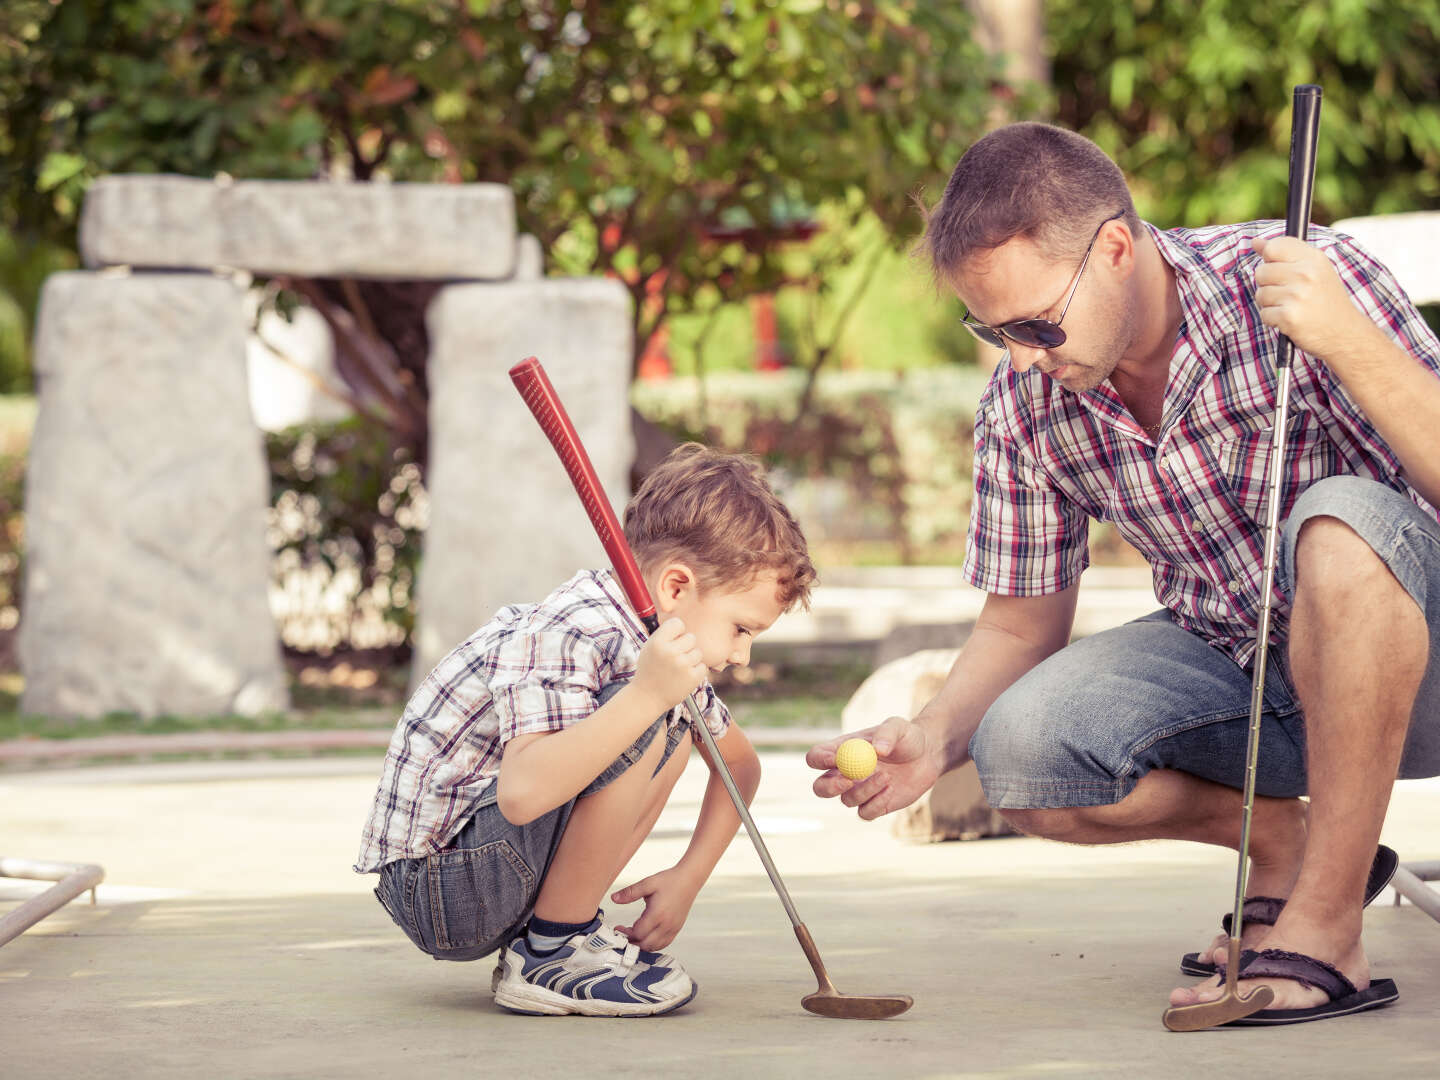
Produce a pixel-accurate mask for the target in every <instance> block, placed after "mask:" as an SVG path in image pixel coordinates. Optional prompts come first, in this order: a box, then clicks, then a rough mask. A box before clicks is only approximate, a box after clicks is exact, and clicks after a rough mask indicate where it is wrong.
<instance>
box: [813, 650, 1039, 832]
mask: <svg viewBox="0 0 1440 1080" xmlns="http://www.w3.org/2000/svg"><path fill="white" fill-rule="evenodd" d="M959 652H960V650H959V649H923V650H921V651H920V652H916V653H912V654H911V655H909V656H906V657H902V658H900V659H898V660H892V661H891V662H890V663H888V664H884V665H883V666H881V667H879V668H877V669H876V670H875V671H874V672H873V673H871V675H870V677H869V678H867V679H866V680H865V681H864V682H863V683H861V684H860V685H859V687H857V688H856V690H855V693H854V694H853V695H852V696H851V698H850V700H849V702H847V703H846V705H845V708H844V710H843V711H842V712H841V719H840V723H841V727H843V728H844V729H845V730H846V731H856V730H859V729H860V728H867V727H873V726H874V725H876V724H880V723H883V722H884V721H885V720H887V719H888V718H889V717H891V716H914V715H915V714H916V713H918V712H919V711H920V710H921V709H922V708H924V707H925V705H926V704H927V703H928V702H929V701H930V699H931V698H933V697H934V696H935V695H936V694H937V693H939V692H940V688H941V687H942V686H943V685H944V684H945V676H946V675H948V674H949V673H950V669H951V667H953V666H954V664H955V657H956V656H958V655H959ZM890 830H891V832H892V833H893V834H894V835H895V836H897V837H899V838H901V839H903V840H916V841H921V842H933V841H938V840H975V839H978V838H980V837H982V836H1010V835H1013V834H1014V832H1015V830H1014V829H1012V828H1011V827H1010V826H1009V825H1008V824H1007V823H1006V821H1005V819H1004V818H1002V817H1001V816H1000V814H999V813H998V812H997V811H995V810H993V809H991V807H990V805H989V804H988V803H987V802H986V801H985V793H984V792H983V791H982V790H981V788H980V777H979V775H978V774H977V773H976V771H975V766H974V764H973V763H971V762H967V763H966V764H964V765H962V766H961V767H960V768H958V769H952V770H951V771H950V772H948V773H946V774H945V775H944V776H942V777H940V779H939V780H938V781H936V783H935V786H934V787H932V788H931V789H930V790H929V791H928V792H926V793H925V794H924V795H923V796H921V797H920V798H919V799H917V800H916V801H915V802H913V803H911V804H910V805H909V806H907V807H906V808H905V809H903V810H900V811H897V812H896V813H895V815H894V816H893V818H892V824H891V827H890Z"/></svg>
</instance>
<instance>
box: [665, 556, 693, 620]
mask: <svg viewBox="0 0 1440 1080" xmlns="http://www.w3.org/2000/svg"><path fill="white" fill-rule="evenodd" d="M656 584H657V586H658V590H657V594H656V596H655V603H656V604H658V605H659V606H660V609H661V610H662V611H667V612H668V611H670V610H671V609H672V608H674V606H675V605H676V604H677V603H678V602H679V601H680V598H681V597H682V596H685V595H686V594H687V593H690V592H695V591H698V590H699V584H698V582H697V581H696V578H695V572H694V571H693V570H691V569H690V568H689V567H688V566H686V565H685V564H684V563H678V562H676V563H667V564H666V565H665V567H664V568H663V569H662V570H661V571H660V577H659V578H658V580H657V581H656Z"/></svg>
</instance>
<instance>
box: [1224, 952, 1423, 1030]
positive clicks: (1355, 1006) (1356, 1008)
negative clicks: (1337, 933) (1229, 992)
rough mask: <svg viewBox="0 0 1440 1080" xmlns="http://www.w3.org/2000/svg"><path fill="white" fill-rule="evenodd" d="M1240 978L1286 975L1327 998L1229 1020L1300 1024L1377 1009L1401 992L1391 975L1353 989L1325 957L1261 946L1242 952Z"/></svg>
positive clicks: (1265, 1010) (1260, 1023) (1246, 1022)
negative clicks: (1295, 1007)
mask: <svg viewBox="0 0 1440 1080" xmlns="http://www.w3.org/2000/svg"><path fill="white" fill-rule="evenodd" d="M1240 978H1242V979H1289V980H1290V981H1291V982H1297V983H1299V984H1300V985H1301V986H1313V987H1314V988H1315V989H1316V990H1323V991H1324V992H1325V994H1326V995H1327V996H1328V997H1329V998H1330V1000H1329V1001H1325V1002H1322V1003H1321V1004H1319V1005H1311V1006H1310V1007H1309V1008H1305V1009H1262V1010H1260V1012H1257V1013H1251V1014H1250V1015H1249V1016H1242V1017H1240V1019H1238V1020H1231V1021H1230V1023H1231V1024H1233V1025H1251V1026H1261V1025H1275V1024H1303V1023H1305V1021H1307V1020H1328V1019H1330V1017H1332V1016H1348V1015H1349V1014H1350V1013H1357V1012H1364V1011H1365V1010H1366V1009H1378V1008H1379V1007H1380V1006H1382V1005H1389V1004H1390V1003H1391V1002H1393V1001H1395V1000H1396V999H1397V998H1399V996H1400V991H1399V990H1397V989H1395V982H1394V980H1393V979H1372V980H1370V985H1369V986H1368V987H1366V988H1365V989H1364V990H1356V989H1355V984H1354V983H1352V982H1351V981H1350V980H1349V979H1347V978H1346V977H1345V976H1344V975H1342V974H1341V973H1340V972H1339V970H1337V969H1336V968H1334V967H1332V966H1331V965H1329V964H1327V963H1326V962H1325V961H1324V960H1317V959H1315V957H1313V956H1306V955H1305V954H1304V953H1293V952H1286V951H1285V950H1283V949H1261V950H1259V951H1258V952H1255V951H1251V950H1248V949H1247V950H1246V951H1245V952H1242V953H1241V954H1240Z"/></svg>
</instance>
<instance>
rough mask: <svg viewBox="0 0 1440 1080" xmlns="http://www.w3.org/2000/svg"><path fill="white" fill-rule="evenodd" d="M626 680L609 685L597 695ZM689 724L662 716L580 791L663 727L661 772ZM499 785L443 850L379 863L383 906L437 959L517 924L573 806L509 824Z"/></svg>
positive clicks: (492, 942)
mask: <svg viewBox="0 0 1440 1080" xmlns="http://www.w3.org/2000/svg"><path fill="white" fill-rule="evenodd" d="M623 685H624V683H614V684H612V685H610V686H607V687H606V688H605V689H604V691H603V692H602V693H601V695H600V703H601V704H604V703H605V702H606V701H607V700H609V698H610V697H611V696H613V695H614V694H615V692H616V691H618V690H619V689H620V688H621V687H622V686H623ZM688 730H689V729H688V728H687V727H685V726H684V725H677V726H676V727H675V728H674V729H673V730H669V731H668V733H667V728H666V722H665V718H664V717H663V716H662V717H661V718H660V719H658V720H656V721H655V723H653V724H651V725H650V727H649V728H647V729H646V730H645V731H644V732H643V733H642V734H641V735H640V737H639V738H638V739H636V740H635V741H634V742H633V743H631V744H630V746H629V748H628V749H626V750H625V751H624V752H623V753H621V755H620V756H619V757H618V758H616V759H615V760H614V761H613V762H611V763H610V765H609V766H608V767H607V768H606V769H605V771H604V772H602V773H601V774H600V775H599V776H597V777H596V778H595V779H594V780H593V781H591V783H590V785H589V786H588V787H587V788H585V790H584V791H582V792H580V794H579V795H577V796H576V798H577V799H580V798H584V797H585V796H587V795H593V794H595V792H597V791H600V790H601V789H602V788H605V787H606V786H608V785H609V784H610V783H611V782H613V781H614V780H616V779H617V778H618V777H620V776H621V775H622V774H624V772H625V771H626V770H627V769H629V768H630V766H632V765H634V764H635V763H636V762H637V761H639V760H640V758H641V757H643V756H644V754H645V751H646V750H648V749H649V748H650V744H651V743H652V742H653V741H654V739H655V737H656V736H657V735H662V736H663V737H664V738H665V750H664V752H663V753H662V755H661V757H660V763H659V764H658V765H656V767H655V774H657V775H658V774H659V772H660V770H661V769H662V768H664V766H665V763H666V762H667V761H669V760H670V757H671V755H672V754H673V753H674V752H675V748H676V747H677V746H678V745H679V744H680V740H681V739H683V738H684V737H685V735H686V734H687V733H688ZM497 787H498V783H497V784H491V785H490V788H489V790H488V791H486V793H485V794H484V795H483V796H482V797H481V799H480V803H479V805H478V806H477V807H476V809H475V813H474V816H472V817H471V818H470V820H469V821H468V822H466V824H465V827H464V828H463V829H461V830H460V832H459V834H458V835H457V836H456V837H455V839H454V840H453V841H452V842H451V843H450V845H449V846H448V847H446V848H445V849H444V850H443V851H438V852H436V853H435V854H434V855H429V856H427V857H425V858H423V859H399V860H396V861H395V862H392V863H387V864H386V865H384V866H382V867H381V868H380V883H379V885H377V886H376V889H375V895H376V897H377V898H378V899H379V901H380V904H381V906H382V907H384V908H385V910H386V911H387V912H388V913H389V915H390V917H391V918H392V919H394V920H395V923H396V925H397V926H399V927H400V929H401V930H404V931H405V935H406V936H407V937H408V938H409V939H410V940H411V941H413V942H414V943H415V945H416V946H418V947H419V948H420V950H421V951H422V952H426V953H429V954H430V955H431V956H433V957H434V958H435V959H437V960H479V959H480V958H481V957H482V956H486V955H488V954H490V953H492V952H494V951H495V950H496V949H498V948H500V947H501V946H503V945H507V944H509V942H510V941H511V940H512V939H513V938H514V937H515V935H516V934H517V933H519V932H520V929H521V928H522V927H523V926H524V925H525V922H526V920H527V919H529V918H530V913H531V911H532V910H533V909H534V907H535V898H536V897H537V896H538V895H539V893H540V885H541V882H543V881H544V879H545V873H546V871H547V870H548V869H549V867H550V860H551V859H552V858H554V856H555V851H556V849H557V848H558V847H559V846H560V838H561V837H562V836H563V835H564V833H565V826H566V824H567V823H568V822H569V820H570V811H571V810H572V809H573V808H574V806H575V802H574V800H571V801H570V802H568V803H566V804H564V805H563V806H558V807H556V808H555V809H554V810H551V811H550V812H549V813H548V814H542V815H541V816H540V817H538V818H536V819H535V820H534V821H532V822H529V823H528V824H526V825H512V824H511V823H510V822H508V821H506V820H505V816H504V815H503V814H501V813H500V808H499V807H498V806H497V805H496V803H495V800H496V798H497V791H496V788H497Z"/></svg>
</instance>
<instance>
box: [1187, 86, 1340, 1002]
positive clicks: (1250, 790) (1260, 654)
mask: <svg viewBox="0 0 1440 1080" xmlns="http://www.w3.org/2000/svg"><path fill="white" fill-rule="evenodd" d="M1320 94H1321V91H1320V87H1318V86H1313V85H1309V84H1307V85H1304V86H1297V87H1295V102H1294V110H1293V112H1292V114H1291V118H1290V193H1289V201H1288V205H1287V206H1286V214H1285V235H1286V236H1293V237H1295V238H1297V239H1299V240H1305V239H1307V238H1308V233H1309V231H1310V201H1311V196H1312V195H1313V193H1314V189H1315V143H1316V141H1317V139H1318V137H1319V133H1320ZM1294 348H1295V346H1294V345H1292V344H1291V342H1290V339H1289V338H1288V337H1286V336H1285V335H1283V334H1282V335H1280V355H1279V358H1278V360H1277V361H1276V364H1275V428H1274V431H1273V433H1272V436H1271V440H1270V461H1269V463H1268V465H1267V466H1266V467H1267V469H1268V470H1269V474H1268V476H1267V477H1266V493H1265V559H1264V565H1263V568H1262V569H1263V571H1264V572H1263V574H1262V580H1261V583H1260V597H1261V601H1260V627H1259V632H1258V633H1257V635H1256V639H1255V668H1254V681H1253V682H1252V683H1251V688H1250V732H1249V736H1248V738H1247V739H1246V742H1245V787H1244V796H1243V800H1244V801H1243V805H1242V809H1241V817H1240V865H1239V866H1238V867H1237V868H1236V870H1235V911H1234V913H1233V914H1232V915H1231V916H1230V945H1229V958H1228V960H1227V962H1226V964H1225V993H1224V994H1222V995H1221V996H1220V997H1219V998H1217V999H1216V1000H1214V1001H1206V1002H1202V1003H1200V1004H1198V1005H1175V1006H1171V1007H1170V1008H1168V1009H1166V1010H1165V1015H1164V1017H1163V1020H1164V1023H1165V1026H1166V1027H1167V1028H1169V1029H1170V1030H1171V1031H1199V1030H1201V1029H1202V1028H1210V1027H1217V1026H1219V1025H1220V1024H1228V1023H1229V1022H1230V1021H1232V1020H1239V1019H1240V1018H1241V1017H1242V1016H1249V1015H1250V1014H1251V1013H1256V1012H1259V1011H1260V1010H1261V1009H1263V1008H1265V1007H1267V1006H1268V1005H1269V1004H1270V1003H1271V1002H1272V1001H1274V1000H1275V991H1273V990H1272V989H1271V988H1270V987H1268V986H1257V987H1256V988H1255V989H1254V990H1252V991H1250V993H1248V994H1245V995H1241V993H1240V986H1239V981H1240V934H1241V933H1242V932H1243V929H1244V911H1245V879H1246V875H1247V873H1248V871H1249V864H1250V821H1251V819H1252V818H1253V817H1254V815H1255V765H1256V761H1257V759H1258V757H1259V753H1260V714H1261V711H1262V710H1263V709H1264V705H1265V661H1266V654H1267V653H1268V651H1269V647H1270V609H1271V594H1272V593H1273V592H1274V589H1275V556H1276V553H1277V551H1278V550H1279V541H1280V494H1281V484H1282V482H1283V479H1284V475H1285V467H1284V466H1285V459H1284V456H1283V455H1284V452H1285V422H1286V418H1287V416H1288V414H1289V410H1290V362H1291V360H1292V358H1293V353H1294Z"/></svg>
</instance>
